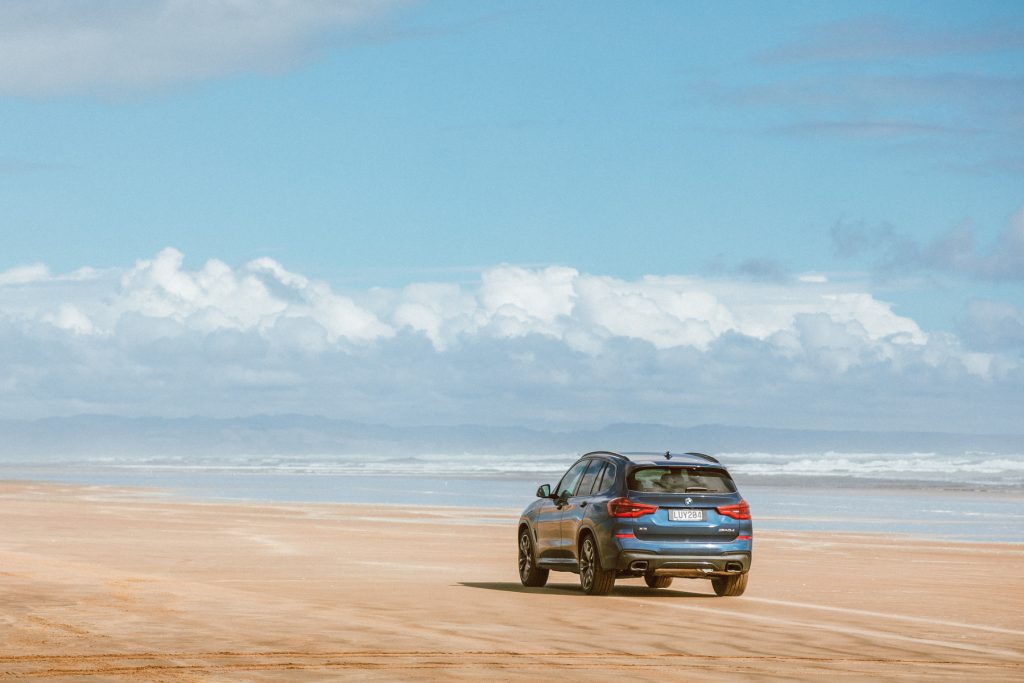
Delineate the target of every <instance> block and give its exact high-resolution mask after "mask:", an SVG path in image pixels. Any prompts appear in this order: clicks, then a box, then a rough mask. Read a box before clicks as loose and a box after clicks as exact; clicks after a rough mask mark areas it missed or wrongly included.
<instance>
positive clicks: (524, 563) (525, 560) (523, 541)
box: [519, 532, 532, 577]
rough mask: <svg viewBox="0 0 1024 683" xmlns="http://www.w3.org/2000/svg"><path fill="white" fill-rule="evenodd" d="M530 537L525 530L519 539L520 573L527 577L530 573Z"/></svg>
mask: <svg viewBox="0 0 1024 683" xmlns="http://www.w3.org/2000/svg"><path fill="white" fill-rule="evenodd" d="M531 561H532V558H531V553H530V537H529V536H527V535H526V533H525V532H524V533H523V535H522V537H521V538H520V539H519V575H520V576H521V577H525V576H527V575H528V574H529V573H530V563H531Z"/></svg>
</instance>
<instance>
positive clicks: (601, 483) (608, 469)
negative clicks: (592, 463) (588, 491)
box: [593, 462, 615, 496]
mask: <svg viewBox="0 0 1024 683" xmlns="http://www.w3.org/2000/svg"><path fill="white" fill-rule="evenodd" d="M614 481H615V465H613V464H611V463H610V462H609V463H605V466H604V469H603V470H602V471H601V475H600V476H599V477H598V478H597V479H595V480H594V490H593V495H595V496H596V495H597V494H599V493H605V492H607V491H608V489H610V488H611V487H612V482H614Z"/></svg>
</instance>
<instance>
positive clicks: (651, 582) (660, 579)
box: [644, 574, 672, 588]
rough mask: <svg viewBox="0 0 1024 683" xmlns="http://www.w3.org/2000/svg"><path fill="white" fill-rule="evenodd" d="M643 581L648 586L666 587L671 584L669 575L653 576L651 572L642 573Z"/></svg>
mask: <svg viewBox="0 0 1024 683" xmlns="http://www.w3.org/2000/svg"><path fill="white" fill-rule="evenodd" d="M644 582H645V583H646V584H647V585H648V586H649V587H650V588H668V587H669V586H671V585H672V577H671V576H653V575H651V574H644Z"/></svg>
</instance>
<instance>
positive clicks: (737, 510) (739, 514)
mask: <svg viewBox="0 0 1024 683" xmlns="http://www.w3.org/2000/svg"><path fill="white" fill-rule="evenodd" d="M715 509H716V510H718V514H720V515H723V516H725V517H732V518H733V519H750V505H749V504H748V503H747V501H745V500H741V501H740V502H738V503H736V505H723V506H722V507H718V508H715Z"/></svg>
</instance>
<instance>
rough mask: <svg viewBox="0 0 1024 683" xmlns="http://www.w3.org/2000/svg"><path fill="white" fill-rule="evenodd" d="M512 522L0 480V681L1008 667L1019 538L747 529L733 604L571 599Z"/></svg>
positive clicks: (1016, 606) (1022, 641)
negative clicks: (749, 542) (532, 578)
mask: <svg viewBox="0 0 1024 683" xmlns="http://www.w3.org/2000/svg"><path fill="white" fill-rule="evenodd" d="M516 514H517V513H516V511H511V510H507V509H480V510H467V509H455V508H451V509H446V508H410V507H400V506H373V507H366V506H353V505H313V504H303V505H291V504H273V505H270V504H260V505H248V504H213V503H188V502H180V501H173V500H169V499H167V498H165V497H161V496H159V495H156V494H153V493H147V492H138V491H127V490H117V489H109V488H94V487H73V486H63V485H58V484H34V483H25V482H6V483H0V519H2V520H3V521H2V530H3V533H2V535H0V679H4V680H62V681H77V680H89V681H96V680H120V679H132V680H153V681H195V680H226V681H243V680H245V681H248V680H275V681H277V680H325V679H353V680H354V679H358V680H533V679H536V678H538V677H540V676H544V677H545V678H556V679H559V680H616V679H621V678H623V677H629V678H630V679H631V680H650V681H655V680H702V679H709V678H714V679H716V680H782V679H805V680H809V679H821V678H822V677H823V676H831V677H835V678H849V679H869V678H876V679H877V678H882V679H888V680H894V679H896V680H937V679H965V678H971V679H974V680H1007V681H1009V680H1021V679H1022V678H1024V610H1022V607H1024V546H1022V545H1012V544H958V543H948V542H938V541H925V540H909V539H906V538H901V537H897V536H886V535H881V534H879V535H855V534H829V535H827V536H826V535H821V534H812V533H806V532H800V533H796V532H792V533H790V532H761V533H757V534H756V542H755V543H756V544H755V560H754V569H753V573H752V575H751V581H750V586H749V588H748V591H747V594H746V595H745V596H743V597H740V598H716V597H714V595H713V593H712V592H711V590H710V584H708V583H706V582H700V581H684V580H679V579H677V580H676V582H675V583H674V584H673V585H672V587H671V588H669V589H667V590H654V589H648V588H647V587H646V586H644V585H643V583H642V582H640V581H637V580H626V581H620V582H619V584H618V585H617V587H616V589H615V591H614V593H613V594H612V595H611V596H608V597H589V596H585V595H584V594H582V592H581V591H580V590H579V589H578V583H577V581H576V576H575V575H572V574H552V581H551V583H550V584H549V585H548V587H546V588H543V589H524V588H523V587H522V586H521V585H520V583H519V580H518V576H517V573H516V568H515V530H514V528H515V519H516ZM755 521H756V520H755Z"/></svg>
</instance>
